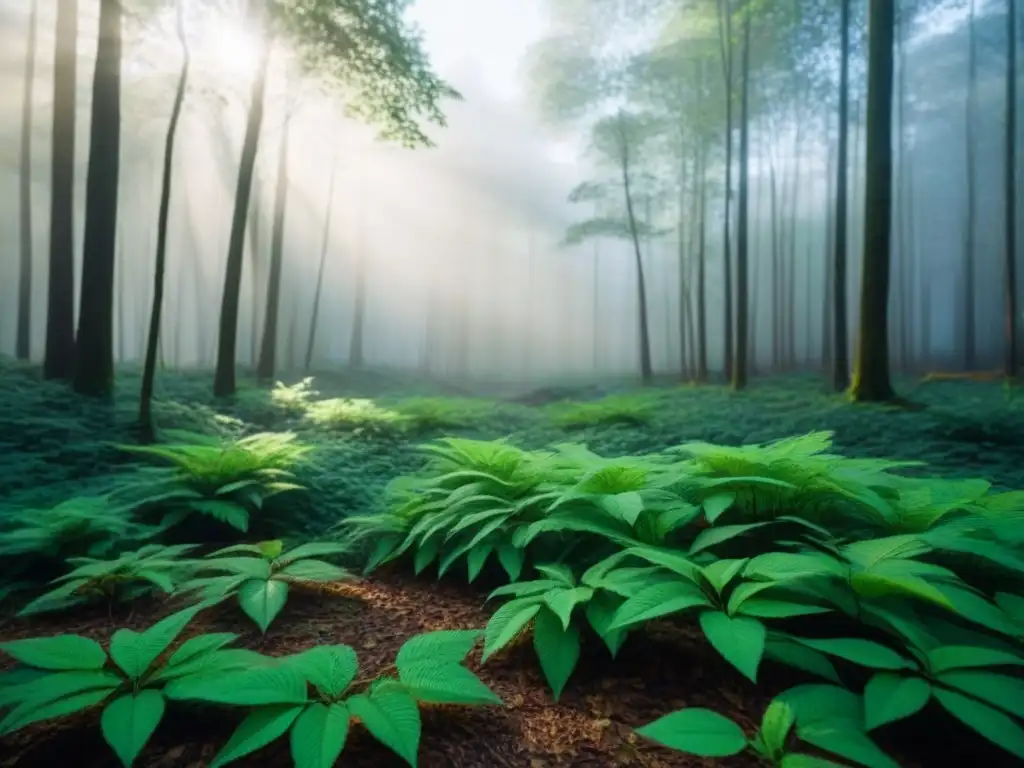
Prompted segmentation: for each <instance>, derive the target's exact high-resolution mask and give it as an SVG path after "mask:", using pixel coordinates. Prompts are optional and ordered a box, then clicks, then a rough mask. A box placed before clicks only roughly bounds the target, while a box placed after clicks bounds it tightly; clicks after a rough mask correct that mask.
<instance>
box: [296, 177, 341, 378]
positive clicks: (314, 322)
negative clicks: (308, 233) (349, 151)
mask: <svg viewBox="0 0 1024 768" xmlns="http://www.w3.org/2000/svg"><path fill="white" fill-rule="evenodd" d="M337 177H338V158H337V157H335V158H334V162H332V163H331V182H330V187H328V190H327V212H326V213H325V214H324V236H323V244H322V245H321V248H320V266H319V267H317V270H316V288H315V289H314V291H313V311H312V317H311V318H310V321H309V338H308V339H307V340H306V358H305V360H304V361H303V370H304V371H305V372H306V373H307V374H308V373H309V371H310V369H311V368H312V367H313V350H314V349H316V331H317V326H318V325H319V323H320V296H321V295H322V294H323V290H324V272H325V270H326V268H327V253H328V252H329V251H330V248H331V219H332V218H333V215H332V214H333V211H334V193H335V183H334V182H335V180H336V179H337Z"/></svg>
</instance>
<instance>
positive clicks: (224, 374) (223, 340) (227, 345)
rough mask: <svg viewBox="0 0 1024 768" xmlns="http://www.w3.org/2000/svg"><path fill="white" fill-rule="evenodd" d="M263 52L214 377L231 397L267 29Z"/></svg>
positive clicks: (260, 12) (219, 391)
mask: <svg viewBox="0 0 1024 768" xmlns="http://www.w3.org/2000/svg"><path fill="white" fill-rule="evenodd" d="M252 8H253V13H254V15H255V16H256V17H257V21H262V20H263V18H264V16H265V14H264V8H263V3H262V2H255V3H253V5H252ZM264 34H265V39H264V43H263V51H262V52H261V54H260V62H259V64H258V65H257V68H256V75H255V77H254V78H253V83H252V92H251V94H250V101H249V116H248V119H247V121H246V125H245V138H244V139H243V141H242V158H241V163H240V164H239V168H238V185H237V186H236V188H235V210H234V214H233V215H232V218H231V237H230V240H229V242H228V258H227V266H226V269H225V273H224V293H223V295H222V297H221V305H220V327H219V329H218V331H219V332H218V337H217V368H216V372H215V373H214V379H213V394H214V396H216V397H228V396H230V395H233V394H234V393H235V358H236V352H237V348H238V310H239V294H240V293H241V287H242V266H243V264H242V259H243V257H244V255H245V229H246V227H245V223H246V216H247V214H248V212H249V199H250V197H251V196H252V177H253V171H254V169H255V167H256V151H257V149H258V148H259V138H260V128H261V127H262V125H263V112H264V106H265V101H266V84H267V69H268V68H269V64H270V50H271V46H272V44H273V39H272V34H271V31H270V29H269V21H268V28H267V29H266V31H265V33H264Z"/></svg>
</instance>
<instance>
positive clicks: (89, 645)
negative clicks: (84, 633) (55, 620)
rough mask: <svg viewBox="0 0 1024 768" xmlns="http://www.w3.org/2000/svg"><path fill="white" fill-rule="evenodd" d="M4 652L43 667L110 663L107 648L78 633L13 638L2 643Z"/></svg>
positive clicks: (95, 666) (96, 666)
mask: <svg viewBox="0 0 1024 768" xmlns="http://www.w3.org/2000/svg"><path fill="white" fill-rule="evenodd" d="M0 651H3V652H4V653H6V654H7V655H8V656H10V657H12V658H13V659H14V660H15V661H20V662H21V663H22V664H27V665H28V666H30V667H38V668H39V669H53V670H73V669H79V670H84V669H102V668H103V666H104V665H105V664H106V663H107V654H106V651H104V650H103V647H102V646H101V645H100V644H99V643H97V642H96V641H94V640H90V639H89V638H87V637H79V636H78V635H57V636H55V637H37V638H32V639H29V640H12V641H10V642H7V643H0Z"/></svg>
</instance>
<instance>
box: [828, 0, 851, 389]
mask: <svg viewBox="0 0 1024 768" xmlns="http://www.w3.org/2000/svg"><path fill="white" fill-rule="evenodd" d="M840 15H841V20H840V29H841V36H842V43H841V45H842V50H841V53H840V59H839V62H840V65H839V141H838V147H837V155H838V156H837V158H836V190H835V194H836V198H835V200H836V212H835V232H834V233H833V238H832V242H833V245H832V247H833V252H834V254H835V257H834V259H833V261H832V313H831V319H832V348H831V352H832V387H833V389H835V390H836V391H837V392H842V391H843V390H845V389H846V388H847V387H848V386H850V353H849V349H848V347H847V344H848V343H849V342H848V339H849V331H848V330H847V316H846V314H847V313H846V269H847V257H846V254H847V249H848V247H849V240H848V235H847V231H846V227H847V213H848V202H849V181H848V173H849V167H850V160H849V157H848V155H849V150H848V147H849V139H850V0H842V10H841V14H840Z"/></svg>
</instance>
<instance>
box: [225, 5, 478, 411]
mask: <svg viewBox="0 0 1024 768" xmlns="http://www.w3.org/2000/svg"><path fill="white" fill-rule="evenodd" d="M409 4H410V0H308V1H307V2H304V3H301V4H296V3H295V2H294V1H293V0H261V1H260V2H256V3H254V4H253V13H254V15H255V16H256V19H255V20H256V21H257V22H258V23H259V25H260V26H262V27H263V29H264V30H265V42H264V50H263V54H262V56H261V62H260V65H259V67H258V68H257V72H256V75H255V77H254V78H253V83H252V93H251V96H250V102H249V115H248V119H247V121H246V132H245V138H244V140H243V144H242V158H241V163H240V165H239V173H238V183H237V185H236V190H235V210H234V215H233V216H232V222H231V236H230V238H229V241H228V258H227V264H226V266H225V274H224V292H223V295H222V297H221V311H220V323H219V332H218V341H217V366H216V371H215V374H214V383H213V390H214V394H215V395H216V396H219V397H223V396H228V395H232V394H234V391H235V357H236V349H237V334H238V312H239V305H240V292H241V281H242V257H243V254H244V242H245V229H246V217H247V214H248V211H249V199H250V197H251V193H252V177H253V167H254V165H255V161H256V152H257V148H258V142H259V133H260V126H261V124H262V122H263V110H264V90H265V85H266V80H267V67H268V60H269V55H270V46H271V45H272V41H273V40H275V39H276V38H278V37H281V38H282V39H287V40H289V41H290V42H292V43H293V44H294V46H295V48H296V50H297V53H298V56H299V60H300V62H301V63H302V64H304V65H305V66H306V68H307V69H308V70H310V71H312V72H314V73H316V75H317V76H318V77H320V78H321V79H322V80H323V81H324V82H325V83H328V84H333V85H337V86H339V87H341V88H342V89H343V90H344V91H345V93H346V96H347V98H346V107H347V109H348V111H349V113H350V114H352V115H353V116H355V117H357V118H359V119H361V120H363V121H365V122H367V123H369V124H371V125H374V126H376V127H377V128H378V129H379V131H380V135H381V137H382V138H384V139H388V140H394V141H398V142H400V143H401V144H403V145H405V146H409V147H414V146H424V145H429V144H430V139H429V138H428V137H427V135H426V134H425V133H424V130H423V126H422V125H421V122H424V121H425V122H429V123H433V124H435V125H439V126H444V124H445V120H444V115H443V114H442V113H441V109H440V103H441V101H442V100H443V99H445V98H458V97H459V94H458V92H456V91H455V90H454V89H452V88H451V87H450V86H449V85H447V84H446V83H445V82H444V81H443V80H441V79H440V78H439V77H438V76H437V75H436V74H434V72H433V71H432V69H431V67H430V63H429V61H428V60H427V58H426V55H425V54H424V52H423V49H422V45H421V42H420V38H419V36H418V34H417V33H416V31H415V29H414V28H413V27H411V26H410V25H409V24H408V23H407V22H406V20H405V11H406V9H407V8H408V6H409Z"/></svg>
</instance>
